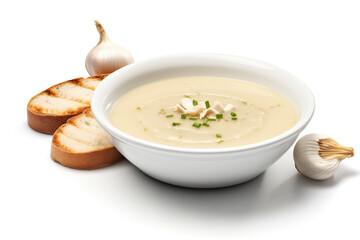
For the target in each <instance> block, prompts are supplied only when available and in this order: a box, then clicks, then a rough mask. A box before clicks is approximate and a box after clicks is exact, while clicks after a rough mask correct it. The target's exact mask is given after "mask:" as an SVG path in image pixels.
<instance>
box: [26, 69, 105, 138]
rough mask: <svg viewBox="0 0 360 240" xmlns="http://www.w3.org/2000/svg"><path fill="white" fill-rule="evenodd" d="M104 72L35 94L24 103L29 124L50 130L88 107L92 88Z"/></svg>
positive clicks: (41, 130)
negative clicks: (26, 103)
mask: <svg viewBox="0 0 360 240" xmlns="http://www.w3.org/2000/svg"><path fill="white" fill-rule="evenodd" d="M106 76H107V74H104V75H99V76H92V77H88V78H76V79H72V80H68V81H65V82H62V83H59V84H56V85H54V86H51V87H50V88H48V89H46V90H45V91H42V92H41V93H39V94H37V95H35V96H34V97H32V98H31V99H30V101H29V103H28V105H27V116H28V124H29V126H30V127H31V128H32V129H34V130H35V131H38V132H42V133H47V134H53V133H54V132H55V131H56V129H57V128H58V127H59V126H60V125H62V124H64V123H65V122H66V121H67V120H68V119H69V118H71V117H73V116H75V115H77V114H80V113H81V112H83V111H84V110H85V109H87V108H89V107H90V101H91V97H92V94H93V92H94V90H95V88H96V87H97V85H98V84H99V83H100V82H101V80H103V79H104V78H105V77H106Z"/></svg>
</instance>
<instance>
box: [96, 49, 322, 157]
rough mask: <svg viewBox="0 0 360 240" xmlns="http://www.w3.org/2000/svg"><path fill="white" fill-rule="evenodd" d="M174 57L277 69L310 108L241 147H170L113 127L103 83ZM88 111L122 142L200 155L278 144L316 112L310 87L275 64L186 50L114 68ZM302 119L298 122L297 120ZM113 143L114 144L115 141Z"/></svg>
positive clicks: (297, 130) (298, 130)
mask: <svg viewBox="0 0 360 240" xmlns="http://www.w3.org/2000/svg"><path fill="white" fill-rule="evenodd" d="M174 58H213V59H214V58H216V59H219V60H221V59H227V60H232V59H233V60H234V61H236V60H245V61H251V62H254V63H258V64H262V65H265V66H268V67H271V68H272V69H274V70H277V71H280V72H282V73H285V74H287V75H289V76H291V77H292V78H293V79H296V81H298V83H300V84H301V85H302V87H303V90H304V91H306V92H307V93H308V94H307V95H308V97H309V100H310V104H309V105H308V108H310V110H309V111H308V112H307V115H305V116H302V117H301V118H300V119H299V120H298V121H297V122H296V124H295V125H294V126H293V127H291V128H290V129H288V130H287V131H285V132H283V133H281V134H279V135H277V136H275V137H272V138H269V139H266V140H263V141H260V142H256V143H252V144H247V145H242V146H235V147H223V148H187V147H176V146H171V145H165V144H160V143H154V142H150V141H147V140H143V139H140V138H137V137H134V136H132V135H130V134H128V133H125V132H123V131H121V130H120V129H118V128H116V127H115V126H113V125H112V124H111V122H110V121H109V119H108V118H107V117H105V116H104V115H103V114H102V109H101V108H102V104H101V101H100V100H101V99H102V98H103V97H104V96H102V95H101V94H99V93H100V92H101V89H102V88H103V86H106V85H110V84H109V82H111V79H112V78H114V77H118V76H117V75H118V74H122V73H123V72H125V73H126V72H127V71H131V70H132V69H133V68H135V69H136V68H138V67H139V66H140V67H141V66H142V65H143V64H146V65H147V64H151V63H152V62H154V61H159V60H160V61H161V60H166V59H174ZM91 110H92V113H93V115H94V117H95V119H96V121H97V122H98V123H99V125H100V126H101V127H102V128H103V129H104V130H105V131H106V132H107V133H108V134H109V135H110V136H111V137H113V138H115V139H117V140H118V141H120V142H123V143H132V144H134V145H141V146H143V147H147V148H151V149H157V150H165V151H172V152H183V153H193V154H197V153H200V154H203V153H209V154H210V153H231V152H238V151H246V150H253V149H257V148H261V147H266V146H268V145H271V144H276V143H281V142H282V141H286V140H287V139H288V138H290V137H291V136H293V135H294V134H297V133H300V132H301V131H302V130H303V129H304V128H305V127H306V125H307V124H308V123H309V121H310V120H311V118H312V116H313V114H314V111H315V99H314V95H313V93H312V92H311V90H310V89H309V87H308V86H307V85H306V84H305V83H304V82H303V81H302V80H300V79H299V78H297V77H296V76H294V75H293V74H291V73H289V72H288V71H286V70H284V69H282V68H280V67H278V66H275V65H273V64H270V63H267V62H264V61H261V60H257V59H252V58H248V57H242V56H236V55H231V54H218V53H185V54H171V55H164V56H158V57H153V58H149V59H145V60H142V61H138V62H135V63H133V64H130V65H127V66H125V67H123V68H121V69H118V70H116V71H114V72H113V73H111V74H109V75H108V76H107V77H106V78H104V79H103V80H102V81H101V82H100V84H99V85H98V86H97V87H96V89H95V91H94V93H93V96H92V98H91ZM300 120H301V121H300ZM114 145H115V144H114Z"/></svg>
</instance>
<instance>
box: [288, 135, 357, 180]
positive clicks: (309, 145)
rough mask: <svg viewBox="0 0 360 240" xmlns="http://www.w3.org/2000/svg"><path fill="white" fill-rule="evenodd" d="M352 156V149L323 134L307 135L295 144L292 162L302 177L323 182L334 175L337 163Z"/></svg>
mask: <svg viewBox="0 0 360 240" xmlns="http://www.w3.org/2000/svg"><path fill="white" fill-rule="evenodd" d="M353 156H354V149H353V148H351V147H344V146H341V145H340V144H339V143H337V142H336V141H335V140H334V139H332V138H330V137H329V136H327V135H323V134H315V133H313V134H308V135H305V136H303V137H302V138H301V139H299V141H298V142H297V143H296V145H295V148H294V161H295V167H296V169H297V170H298V171H299V172H300V173H301V174H303V175H305V176H307V177H309V178H312V179H315V180H324V179H327V178H329V177H331V176H333V175H334V173H335V172H336V170H337V168H338V166H339V163H340V162H341V161H342V160H343V159H345V158H349V157H353Z"/></svg>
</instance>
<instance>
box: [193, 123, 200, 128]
mask: <svg viewBox="0 0 360 240" xmlns="http://www.w3.org/2000/svg"><path fill="white" fill-rule="evenodd" d="M200 126H201V123H198V122H194V123H193V127H196V128H199V127H200Z"/></svg>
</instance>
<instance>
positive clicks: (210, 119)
mask: <svg viewBox="0 0 360 240" xmlns="http://www.w3.org/2000/svg"><path fill="white" fill-rule="evenodd" d="M208 121H216V119H215V118H208Z"/></svg>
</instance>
